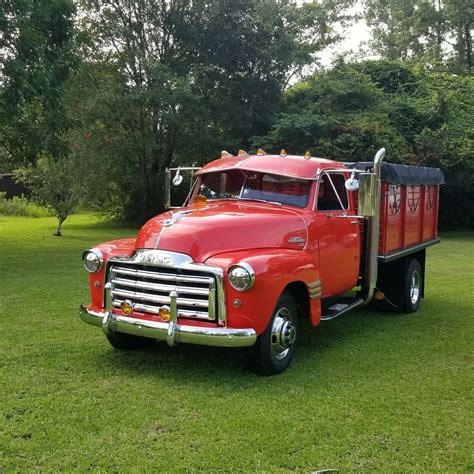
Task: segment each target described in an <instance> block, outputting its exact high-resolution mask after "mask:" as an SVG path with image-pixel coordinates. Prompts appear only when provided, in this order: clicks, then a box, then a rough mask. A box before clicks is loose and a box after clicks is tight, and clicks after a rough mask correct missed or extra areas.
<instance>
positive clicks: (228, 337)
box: [79, 305, 257, 347]
mask: <svg viewBox="0 0 474 474" xmlns="http://www.w3.org/2000/svg"><path fill="white" fill-rule="evenodd" d="M79 317H80V318H81V319H82V321H84V322H85V323H88V324H92V325H93V326H99V327H102V330H103V331H104V333H105V334H109V333H111V332H122V333H125V334H131V335H133V336H141V337H148V338H151V339H157V340H165V341H166V342H167V343H168V345H170V346H174V345H175V344H176V343H177V342H184V343H188V344H201V345H204V346H220V347H245V346H252V345H254V344H255V341H256V340H257V334H256V332H255V330H254V329H250V328H249V329H227V328H222V327H215V328H210V327H200V326H188V325H184V324H178V323H177V322H176V321H173V320H171V321H169V322H168V323H164V322H157V321H148V320H145V319H137V318H129V317H127V316H119V315H117V314H114V313H113V312H111V311H94V310H91V309H88V308H86V307H84V306H83V305H81V307H80V311H79ZM172 319H173V318H172Z"/></svg>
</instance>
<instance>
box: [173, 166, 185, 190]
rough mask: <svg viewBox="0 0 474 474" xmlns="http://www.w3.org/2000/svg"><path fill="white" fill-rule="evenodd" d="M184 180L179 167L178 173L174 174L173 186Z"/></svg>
mask: <svg viewBox="0 0 474 474" xmlns="http://www.w3.org/2000/svg"><path fill="white" fill-rule="evenodd" d="M182 182H183V177H182V176H181V175H180V174H179V168H178V171H176V174H175V175H174V178H173V186H179V185H180V184H181V183H182Z"/></svg>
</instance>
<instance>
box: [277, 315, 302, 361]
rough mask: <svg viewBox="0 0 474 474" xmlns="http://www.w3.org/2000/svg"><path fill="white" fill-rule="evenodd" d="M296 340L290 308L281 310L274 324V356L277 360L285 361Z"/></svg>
mask: <svg viewBox="0 0 474 474" xmlns="http://www.w3.org/2000/svg"><path fill="white" fill-rule="evenodd" d="M295 339H296V328H295V326H294V324H293V318H292V316H291V312H290V310H289V309H288V308H285V307H283V308H280V309H279V310H278V312H277V314H276V315H275V318H274V319H273V324H272V354H273V357H274V358H275V359H276V360H282V359H284V358H285V357H286V356H287V355H288V353H289V352H290V349H291V346H292V345H293V344H294V342H295Z"/></svg>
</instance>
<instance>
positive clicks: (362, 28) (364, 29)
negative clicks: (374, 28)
mask: <svg viewBox="0 0 474 474" xmlns="http://www.w3.org/2000/svg"><path fill="white" fill-rule="evenodd" d="M350 12H351V13H363V6H362V3H361V2H357V3H356V4H355V5H354V7H352V8H351V10H350ZM369 39H370V28H369V27H368V26H367V23H366V22H365V19H364V18H361V19H360V20H358V21H356V22H354V23H353V24H352V25H351V26H350V27H348V28H347V29H346V31H345V33H344V39H343V40H342V41H341V42H340V43H338V44H337V45H334V46H331V47H329V48H327V49H326V50H325V51H323V52H322V54H321V55H320V58H321V64H322V65H323V66H330V64H331V62H332V60H333V59H334V58H335V57H336V56H337V55H338V54H340V53H351V52H352V53H354V54H355V55H357V56H359V55H360V54H362V55H363V57H364V58H366V59H370V58H375V57H376V56H370V55H368V53H365V54H364V53H363V51H362V47H363V46H364V43H367V42H368V41H369Z"/></svg>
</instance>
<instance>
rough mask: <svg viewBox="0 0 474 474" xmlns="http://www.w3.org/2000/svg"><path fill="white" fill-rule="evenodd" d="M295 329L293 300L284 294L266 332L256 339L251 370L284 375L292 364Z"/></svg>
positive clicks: (295, 320)
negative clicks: (282, 373)
mask: <svg viewBox="0 0 474 474" xmlns="http://www.w3.org/2000/svg"><path fill="white" fill-rule="evenodd" d="M297 329H298V311H297V309H296V304H295V301H294V299H293V297H292V296H291V295H290V294H289V293H288V292H284V293H283V294H282V295H281V296H280V298H279V300H278V302H277V304H276V307H275V311H274V312H273V315H272V318H271V319H270V322H269V323H268V326H267V327H266V329H265V331H264V332H263V333H262V334H261V335H260V336H259V337H258V339H257V342H256V344H255V346H254V347H253V353H252V356H251V360H250V368H251V369H252V370H253V371H254V372H257V373H259V374H263V375H274V374H279V373H281V372H283V371H284V370H285V369H286V368H287V367H288V366H289V365H290V363H291V360H292V358H293V353H294V350H295V342H296V335H297Z"/></svg>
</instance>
